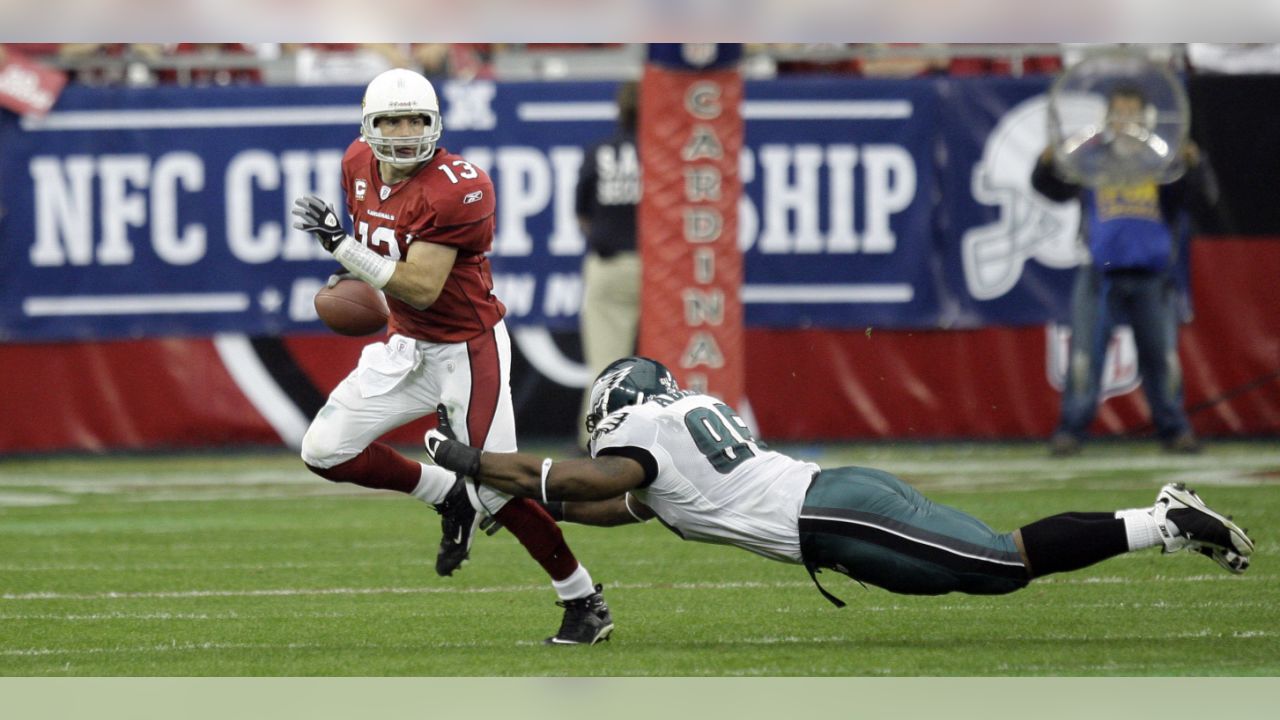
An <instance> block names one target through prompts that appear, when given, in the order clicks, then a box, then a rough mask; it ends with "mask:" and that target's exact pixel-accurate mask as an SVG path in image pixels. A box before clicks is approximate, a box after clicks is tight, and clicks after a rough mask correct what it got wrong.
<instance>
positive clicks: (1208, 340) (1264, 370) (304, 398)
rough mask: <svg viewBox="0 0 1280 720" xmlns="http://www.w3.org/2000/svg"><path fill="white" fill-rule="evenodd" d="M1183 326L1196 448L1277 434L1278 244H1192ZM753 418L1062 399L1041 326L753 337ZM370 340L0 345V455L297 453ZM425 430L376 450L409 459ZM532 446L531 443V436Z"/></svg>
mask: <svg viewBox="0 0 1280 720" xmlns="http://www.w3.org/2000/svg"><path fill="white" fill-rule="evenodd" d="M1191 260H1192V267H1193V269H1194V270H1193V273H1192V286H1193V292H1194V296H1195V305H1196V318H1195V321H1194V322H1192V323H1190V324H1189V325H1187V326H1185V327H1184V328H1183V332H1182V337H1181V343H1180V355H1181V358H1182V364H1183V375H1184V377H1185V380H1186V407H1187V410H1188V414H1189V415H1190V419H1191V422H1192V425H1193V426H1194V428H1195V430H1196V432H1197V434H1199V435H1202V436H1204V437H1206V438H1219V437H1221V438H1226V437H1240V436H1246V437H1250V436H1251V437H1259V436H1269V437H1276V436H1280V313H1277V312H1275V309H1274V308H1275V303H1274V302H1273V301H1272V300H1271V296H1272V295H1273V294H1274V282H1275V280H1274V278H1275V277H1276V275H1277V274H1280V239H1269V240H1267V239H1226V238H1221V239H1215V240H1200V241H1197V242H1195V243H1193V244H1192V257H1191ZM747 338H748V339H749V342H748V343H747V349H746V351H745V352H743V353H741V354H739V355H737V356H735V358H734V359H735V360H736V361H739V362H741V363H743V364H744V365H745V367H746V387H747V388H748V391H749V394H750V397H751V403H752V410H753V411H754V414H755V418H756V420H757V421H758V423H759V426H760V430H761V434H762V436H763V437H764V438H765V439H766V440H867V439H919V440H925V439H928V440H933V439H947V438H950V439H959V438H965V439H975V438H984V439H1013V438H1024V439H1028V438H1040V439H1043V438H1047V437H1048V436H1049V434H1050V433H1051V432H1052V431H1053V428H1054V425H1055V423H1056V422H1057V419H1058V406H1059V400H1060V396H1059V394H1058V392H1057V391H1055V390H1054V389H1053V387H1052V386H1051V384H1050V380H1049V365H1050V363H1049V360H1048V358H1049V355H1050V340H1051V339H1052V336H1051V335H1050V334H1049V332H1048V331H1047V330H1046V328H1044V327H1024V328H985V329H982V330H970V331H945V330H935V331H926V332H915V331H905V330H902V331H895V332H882V331H878V330H873V331H872V332H870V333H868V332H865V331H848V332H836V331H824V330H768V329H762V328H758V329H752V330H751V331H749V332H748V333H747ZM366 342H367V339H366V338H344V337H339V336H337V335H331V334H318V335H299V336H292V337H287V338H257V339H252V340H251V339H249V338H244V337H243V336H219V337H216V338H213V339H199V338H194V339H177V338H174V339H151V340H136V341H119V342H94V343H45V344H13V343H0V377H4V378H6V382H4V383H0V408H3V410H4V417H3V419H2V420H0V455H3V454H6V453H14V452H40V451H56V450H103V449H126V448H128V449H143V448H166V447H167V448H198V447H217V446H223V445H267V446H278V445H280V444H291V445H296V444H297V442H298V441H299V440H300V439H301V432H302V430H303V429H305V427H306V424H307V423H308V422H309V420H310V418H311V416H312V415H313V414H314V413H315V412H316V410H318V409H319V407H320V405H321V404H322V403H323V402H324V397H325V395H327V394H328V392H329V391H330V390H331V389H332V388H333V387H334V385H336V384H337V383H338V382H339V381H340V380H341V379H342V377H343V376H344V375H345V374H346V373H347V372H348V371H349V370H350V369H351V368H352V367H354V366H355V364H356V361H357V360H358V358H359V357H360V351H361V348H362V347H363V345H364V344H365V343H366ZM430 421H431V420H430V416H428V417H426V418H424V419H423V420H420V421H418V422H415V423H411V424H410V425H408V426H406V427H403V428H400V429H398V430H396V431H395V432H393V433H392V434H391V435H389V436H388V438H387V439H388V440H391V441H393V442H399V443H405V444H406V445H416V444H417V443H419V442H420V441H421V439H422V433H423V431H424V430H425V429H426V425H427V424H428V423H429V422H430ZM1149 425H1150V413H1149V411H1148V409H1147V406H1146V401H1145V400H1144V398H1143V395H1142V391H1141V390H1140V389H1133V390H1130V391H1129V392H1126V393H1124V394H1121V395H1118V396H1116V397H1113V398H1110V399H1109V400H1107V401H1106V402H1105V403H1103V405H1102V407H1101V409H1100V412H1099V413H1098V419H1097V421H1096V422H1095V423H1094V427H1093V431H1094V432H1095V433H1097V434H1099V435H1103V436H1108V435H1110V436H1117V435H1119V436H1142V435H1145V434H1149ZM525 432H528V433H529V434H530V435H532V436H536V434H537V431H536V430H535V429H533V428H527V429H526V430H525Z"/></svg>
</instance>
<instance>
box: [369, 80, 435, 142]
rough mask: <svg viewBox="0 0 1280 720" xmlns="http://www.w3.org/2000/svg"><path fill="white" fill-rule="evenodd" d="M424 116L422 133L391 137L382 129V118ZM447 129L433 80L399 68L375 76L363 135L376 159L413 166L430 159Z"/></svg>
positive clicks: (370, 91)
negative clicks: (379, 125)
mask: <svg viewBox="0 0 1280 720" xmlns="http://www.w3.org/2000/svg"><path fill="white" fill-rule="evenodd" d="M414 115H420V116H422V118H423V121H424V123H425V127H424V129H423V132H422V134H420V135H411V136H408V137H387V136H384V135H383V132H382V130H381V129H379V128H378V119H379V118H384V117H403V116H414ZM443 130H444V128H443V126H442V125H441V123H440V101H439V100H438V99H437V98H436V90H435V88H433V87H432V86H431V81H430V80H427V79H426V78H425V77H423V76H421V75H419V74H418V73H416V72H414V71H412V70H405V69H402V68H396V69H394V70H387V71H386V72H384V73H382V74H380V75H378V76H377V77H375V78H374V79H373V80H372V81H371V82H370V83H369V87H368V88H367V89H366V90H365V92H364V102H363V117H362V118H361V120H360V134H361V135H362V136H363V137H364V141H365V142H366V143H368V144H369V149H371V150H372V151H373V155H374V157H376V158H378V159H379V160H381V161H383V162H388V163H394V164H397V165H413V164H416V163H420V162H425V161H426V160H428V159H430V157H431V155H432V154H434V153H435V151H436V143H437V142H439V140H440V133H441V132H442V131H443Z"/></svg>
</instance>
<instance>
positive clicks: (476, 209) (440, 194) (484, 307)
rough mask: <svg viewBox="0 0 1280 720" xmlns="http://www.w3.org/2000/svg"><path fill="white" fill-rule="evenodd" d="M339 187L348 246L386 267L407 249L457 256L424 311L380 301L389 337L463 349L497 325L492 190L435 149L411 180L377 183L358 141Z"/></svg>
mask: <svg viewBox="0 0 1280 720" xmlns="http://www.w3.org/2000/svg"><path fill="white" fill-rule="evenodd" d="M342 187H343V189H345V190H346V192H347V212H349V213H350V214H351V217H352V219H353V220H354V224H355V238H356V240H358V241H360V242H362V243H364V244H365V246H366V247H368V248H370V249H372V250H373V251H374V252H376V253H378V254H379V255H383V256H385V257H389V258H391V259H392V260H404V259H405V257H407V256H408V254H409V245H411V244H413V243H415V242H429V243H439V244H441V245H448V246H450V247H455V248H457V249H458V256H457V259H456V260H454V263H453V269H452V270H450V271H449V277H448V278H447V279H446V280H445V283H444V288H443V289H442V290H441V291H440V297H438V298H437V299H436V301H435V302H434V303H432V304H431V307H429V308H427V309H426V310H418V309H417V308H415V307H413V306H411V305H409V304H408V303H405V302H403V301H401V300H399V299H398V298H394V297H391V296H390V295H387V307H388V308H390V310H391V318H390V320H389V322H388V323H387V331H388V332H389V333H399V334H401V335H405V336H407V337H411V338H416V339H419V340H428V341H430V342H440V343H456V342H465V341H467V340H470V339H471V338H473V337H475V336H477V335H479V334H480V333H482V332H484V331H485V330H488V329H489V328H491V327H493V326H494V325H496V324H497V323H498V321H499V320H501V319H502V316H503V315H505V314H506V312H507V309H506V307H505V306H503V304H502V302H501V301H499V300H498V298H497V296H495V295H494V294H493V273H492V271H491V270H490V268H489V259H488V258H487V257H486V256H485V253H487V252H489V250H490V249H492V247H493V232H494V222H495V220H494V206H495V204H494V196H493V182H492V181H490V180H489V176H488V175H486V174H485V172H484V171H483V170H481V169H480V168H478V167H476V166H474V165H472V164H471V163H469V162H467V161H466V160H464V159H462V157H461V156H459V155H454V154H453V153H451V152H449V151H448V150H445V149H444V148H442V147H437V148H436V152H435V155H433V156H432V157H431V159H430V160H428V161H427V162H426V163H425V164H423V166H422V167H421V168H419V169H418V171H417V172H416V173H414V174H413V175H412V176H411V177H409V178H408V179H406V180H402V181H400V182H398V183H396V184H395V185H387V184H385V183H383V182H382V177H381V176H380V175H379V174H378V160H377V158H375V157H374V156H373V151H372V150H370V149H369V146H368V145H367V144H365V142H364V140H356V141H355V142H353V143H351V147H349V148H347V154H346V156H345V157H343V159H342Z"/></svg>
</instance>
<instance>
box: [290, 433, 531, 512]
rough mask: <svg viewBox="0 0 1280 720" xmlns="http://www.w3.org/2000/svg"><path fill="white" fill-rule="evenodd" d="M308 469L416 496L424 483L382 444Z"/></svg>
mask: <svg viewBox="0 0 1280 720" xmlns="http://www.w3.org/2000/svg"><path fill="white" fill-rule="evenodd" d="M307 469H309V470H310V471H311V472H313V473H315V474H317V475H319V476H320V477H322V478H324V479H326V480H332V481H334V482H348V483H354V484H356V485H359V486H361V487H367V488H373V489H374V490H398V491H399V492H402V493H406V494H407V493H411V492H413V491H414V489H416V488H417V487H418V481H419V480H421V479H422V466H421V465H419V464H418V463H416V462H414V461H412V460H410V459H409V458H407V457H405V456H403V455H401V454H400V453H398V452H396V451H395V450H392V449H391V448H390V447H388V446H386V445H383V444H382V443H374V444H372V445H370V446H369V447H367V448H365V449H364V451H363V452H361V453H360V454H359V455H357V456H355V457H353V458H351V459H350V460H348V461H346V462H344V463H339V464H338V465H334V466H333V467H331V468H318V467H315V466H313V465H308V466H307ZM539 509H541V508H539Z"/></svg>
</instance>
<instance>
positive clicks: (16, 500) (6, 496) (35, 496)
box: [0, 493, 75, 507]
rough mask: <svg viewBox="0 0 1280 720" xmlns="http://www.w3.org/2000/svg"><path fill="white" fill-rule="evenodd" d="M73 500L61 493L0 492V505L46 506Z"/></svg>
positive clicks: (63, 503)
mask: <svg viewBox="0 0 1280 720" xmlns="http://www.w3.org/2000/svg"><path fill="white" fill-rule="evenodd" d="M73 502H75V500H74V499H72V498H69V497H66V496H63V495H48V494H45V493H0V507H6V506H7V507H47V506H49V505H66V504H68V503H73Z"/></svg>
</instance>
